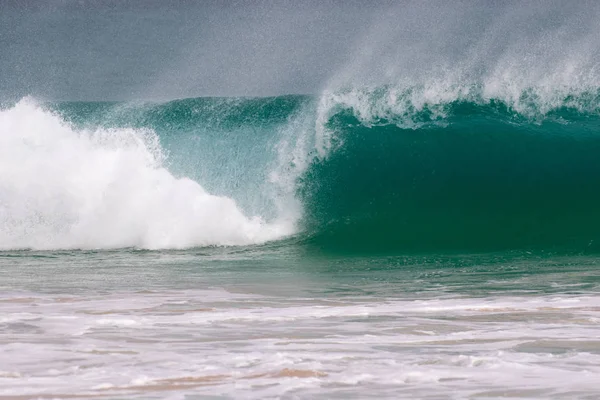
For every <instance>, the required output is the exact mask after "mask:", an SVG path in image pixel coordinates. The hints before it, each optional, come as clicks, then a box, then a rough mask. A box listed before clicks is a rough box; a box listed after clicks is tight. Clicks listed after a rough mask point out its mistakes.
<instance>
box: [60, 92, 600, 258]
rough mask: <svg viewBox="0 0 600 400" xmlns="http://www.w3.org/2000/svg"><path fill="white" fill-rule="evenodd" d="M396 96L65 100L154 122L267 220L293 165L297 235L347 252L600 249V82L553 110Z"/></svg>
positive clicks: (181, 157)
mask: <svg viewBox="0 0 600 400" xmlns="http://www.w3.org/2000/svg"><path fill="white" fill-rule="evenodd" d="M386 93H387V92H385V91H384V93H383V94H381V95H378V94H377V93H375V96H374V97H373V98H371V99H369V101H371V102H372V103H371V104H370V105H369V107H370V109H369V110H370V111H371V112H370V113H366V112H365V111H364V109H362V110H361V109H360V108H359V107H357V106H356V105H349V104H348V102H341V103H340V102H338V103H335V104H334V105H333V106H328V108H327V110H326V112H323V110H322V104H323V101H322V99H316V98H311V97H308V96H283V97H273V98H260V99H222V98H202V99H187V100H179V101H174V102H169V103H164V104H137V105H135V104H133V105H132V104H128V105H125V104H114V103H62V104H59V105H55V106H53V109H54V110H55V111H57V112H58V113H59V114H61V115H62V116H63V118H65V119H67V120H68V121H71V122H72V123H74V124H76V125H77V126H80V127H85V126H89V125H102V126H103V127H135V128H147V129H152V130H154V131H155V132H156V133H157V134H158V135H159V138H160V141H161V144H162V147H163V148H164V149H165V150H166V151H167V153H168V160H169V161H168V167H169V170H170V171H171V172H172V173H174V174H175V175H178V176H187V177H190V178H192V179H194V180H196V181H198V182H200V183H201V184H202V186H203V187H204V188H206V189H207V190H208V191H209V192H211V193H214V194H218V195H223V196H229V197H231V198H233V199H234V200H235V201H236V202H237V203H238V204H239V205H240V206H241V207H242V209H243V210H244V211H245V212H247V213H249V214H252V215H255V214H258V215H261V216H263V217H264V218H265V219H267V220H269V219H273V218H276V217H277V214H278V213H279V212H281V204H279V205H278V204H275V203H276V199H277V191H278V190H279V189H277V188H275V189H274V183H273V173H274V171H275V172H277V173H279V174H280V175H281V174H282V173H287V174H288V179H291V180H292V184H293V188H292V190H291V192H292V194H293V196H294V198H295V199H296V200H297V201H298V202H299V203H300V204H301V207H302V213H301V216H300V220H299V221H298V223H297V225H298V229H297V232H298V233H297V235H296V239H295V240H292V241H287V242H286V243H293V244H294V245H298V244H303V245H305V246H308V247H309V248H313V249H320V250H325V251H342V252H370V251H377V252H412V251H417V252H421V251H452V250H456V251H463V250H464V251H491V250H501V249H510V248H521V249H529V248H535V249H540V248H541V249H560V248H568V249H575V250H581V251H584V250H585V251H590V250H594V249H597V243H599V242H600V237H599V236H600V235H599V233H600V228H599V227H600V211H599V207H598V204H600V188H599V187H598V182H600V163H599V162H598V155H599V154H600V129H599V128H600V116H599V115H598V113H597V111H596V108H597V107H596V105H597V104H598V102H597V95H595V94H594V92H586V93H583V94H582V93H580V94H579V95H577V96H571V95H569V96H564V97H563V98H561V99H560V101H559V102H558V103H557V104H558V105H557V106H556V105H555V106H554V107H550V108H548V109H545V110H544V109H542V108H543V107H540V106H539V105H538V103H539V102H537V99H536V97H535V96H534V95H532V94H531V93H524V94H522V96H521V98H520V103H519V104H520V107H521V108H520V110H516V109H515V107H514V104H510V103H508V102H506V101H500V100H493V99H492V100H489V101H482V100H481V99H478V98H466V99H455V100H452V101H449V102H445V103H443V104H435V105H425V106H422V107H420V108H415V107H414V105H411V104H409V107H403V108H402V110H401V111H398V110H397V109H383V110H384V111H383V112H381V110H382V107H380V105H379V106H378V105H377V104H376V102H377V101H380V99H381V98H385V94H386ZM409 95H410V93H409ZM396 104H398V102H397V103H396ZM320 107H321V109H320ZM536 107H537V108H536ZM373 110H378V111H380V112H379V114H377V113H374V112H372V111H373ZM523 110H525V111H523ZM323 116H325V118H324V119H323ZM299 120H301V121H302V122H301V123H299V122H298V121H299ZM290 127H291V128H290ZM324 132H325V133H324ZM325 134H326V135H327V137H328V139H327V140H328V144H327V146H325V147H326V151H325V152H323V146H321V148H319V143H322V142H323V136H324V135H325ZM300 142H301V143H302V146H299V145H298V143H300ZM282 143H283V144H284V145H282ZM282 152H283V153H285V154H283V155H282ZM292 153H298V154H300V155H298V154H295V155H294V156H292V155H293V154H292ZM290 170H294V171H295V172H294V173H291V172H290ZM275 186H276V185H275ZM284 207H285V206H284Z"/></svg>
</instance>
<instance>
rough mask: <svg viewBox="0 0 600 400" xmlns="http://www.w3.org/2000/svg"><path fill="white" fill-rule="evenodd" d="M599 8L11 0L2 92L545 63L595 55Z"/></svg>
mask: <svg viewBox="0 0 600 400" xmlns="http://www.w3.org/2000/svg"><path fill="white" fill-rule="evenodd" d="M598 9H599V7H598V6H597V4H596V3H595V2H587V1H583V0H580V1H573V2H571V1H550V0H549V1H533V0H532V1H528V2H516V1H493V0H490V1H453V2H446V1H427V0H423V1H408V0H406V1H391V0H389V1H384V0H380V1H372V0H365V1H356V0H352V1H349V0H346V1H342V0H323V1H317V0H314V1H300V0H298V1H266V0H265V1H258V0H255V1H226V0H221V1H217V0H214V1H208V0H206V1H200V0H199V1H191V0H179V1H174V0H170V1H169V0H129V1H126V0H44V1H43V0H40V1H34V0H1V1H0V100H2V99H7V98H8V99H15V98H20V97H22V96H24V95H32V96H34V97H38V98H42V99H60V100H106V99H121V100H130V99H172V98H181V97H194V96H214V95H217V96H232V95H246V96H264V95H276V94H287V93H317V92H319V91H320V90H321V89H322V88H323V87H324V86H326V85H329V84H331V82H335V81H336V80H338V81H339V80H340V79H341V80H344V79H345V80H351V79H359V78H360V79H363V80H368V79H381V77H385V78H386V79H391V78H393V77H401V76H404V77H406V78H409V79H411V78H414V79H417V78H416V77H417V76H419V74H426V73H432V72H431V71H432V68H433V67H435V66H437V67H438V72H439V70H442V69H444V68H445V69H446V70H447V69H448V66H452V65H456V64H457V63H463V64H464V63H465V61H464V60H469V62H468V65H467V67H465V70H466V71H467V72H468V73H469V74H473V73H474V71H475V72H476V71H482V70H487V69H490V68H491V67H492V64H495V65H504V64H501V63H500V64H499V61H500V60H501V59H502V58H504V60H506V59H508V58H510V57H512V58H513V59H516V58H518V57H522V58H523V59H527V58H528V57H533V58H534V59H535V60H537V61H536V62H537V63H538V64H539V65H545V64H548V63H549V62H551V61H552V60H556V59H557V57H558V58H560V57H561V56H562V55H564V54H567V53H569V52H571V53H573V54H576V53H577V52H578V51H579V50H577V49H576V51H573V50H572V48H573V46H579V47H581V51H582V52H583V51H585V52H587V54H588V55H587V57H588V59H587V61H586V62H587V63H588V64H590V63H592V62H594V60H595V57H596V56H597V54H598V47H599V45H598V44H597V43H600V40H599V38H600V35H598V31H599V28H598V22H597V21H598V20H599V19H598V17H599V16H600V13H599V12H598ZM515 57H516V58H515ZM569 57H570V58H569V59H568V60H571V59H572V58H573V57H572V55H569ZM590 57H591V58H590ZM563 58H564V57H563ZM511 60H512V59H511ZM565 60H566V58H565ZM538 61H539V62H538ZM580 64H581V63H580ZM588 64H581V65H583V66H585V67H586V68H587V65H588ZM590 65H591V64H590ZM537 67H538V66H535V65H534V66H533V67H532V68H529V70H531V71H534V72H536V73H537V70H536V68H537ZM540 71H542V70H540ZM542 72H543V71H542Z"/></svg>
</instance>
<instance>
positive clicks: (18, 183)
mask: <svg viewBox="0 0 600 400" xmlns="http://www.w3.org/2000/svg"><path fill="white" fill-rule="evenodd" d="M164 158H165V157H164V154H163V151H162V150H161V147H160V144H159V140H158V137H157V136H156V134H155V133H154V132H153V131H151V130H137V129H101V128H99V129H95V130H78V129H75V128H74V127H73V126H72V125H70V124H69V123H67V122H65V121H63V120H62V119H61V118H60V117H59V116H57V115H54V114H53V113H51V112H49V111H46V110H44V109H43V108H42V107H41V106H40V105H38V104H36V102H35V101H34V100H32V99H23V100H21V101H20V102H19V103H17V104H16V105H15V106H14V107H12V108H9V109H5V110H2V111H0V250H2V249H58V248H61V249H73V248H81V249H94V248H123V247H137V248H147V249H157V248H185V247H194V246H213V245H249V244H257V243H264V242H266V241H269V240H274V239H278V238H281V237H283V236H285V235H289V234H291V233H293V231H294V226H293V221H291V220H290V219H286V220H285V221H281V222H280V221H276V222H273V223H267V222H266V221H264V220H263V219H262V218H261V217H260V216H252V217H248V216H246V215H244V213H243V212H242V211H241V209H240V208H239V207H238V206H237V205H236V203H235V201H234V200H233V199H231V198H228V197H224V196H215V195H211V194H210V193H207V192H206V191H205V190H204V189H203V188H202V186H201V185H200V184H198V183H197V182H194V181H192V180H190V179H187V178H176V177H175V176H173V175H172V174H171V173H170V172H169V171H168V170H167V169H165V167H164V166H163V161H164Z"/></svg>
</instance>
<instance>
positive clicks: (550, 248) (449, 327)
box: [0, 81, 600, 400]
mask: <svg viewBox="0 0 600 400" xmlns="http://www.w3.org/2000/svg"><path fill="white" fill-rule="evenodd" d="M507 88H508V86H507V83H506V82H500V83H498V82H483V81H481V82H472V83H468V84H467V83H462V84H454V83H453V84H449V85H446V86H444V85H441V84H422V85H417V84H410V85H400V84H398V85H375V86H367V85H362V86H359V85H356V86H348V87H344V88H340V89H336V90H331V91H324V92H323V93H321V94H320V95H318V96H317V95H315V96H305V95H288V96H279V97H261V98H251V97H239V98H231V97H229V98H207V97H204V98H192V99H180V100H173V101H168V102H52V101H42V100H38V99H34V98H31V97H27V98H23V99H21V100H19V101H17V102H7V103H4V104H2V107H1V109H0V274H1V277H0V399H5V400H8V399H10V400H29V399H31V400H33V399H67V398H68V399H86V398H98V399H123V398H128V399H130V398H139V399H209V398H210V399H221V398H222V399H229V398H250V399H269V398H284V399H296V398H322V399H330V398H339V399H347V398H356V399H359V398H360V399H363V398H390V399H392V398H422V399H445V398H456V399H459V398H460V399H463V398H473V399H475V398H477V399H479V398H481V399H483V398H486V399H487V398H519V399H524V398H544V399H547V398H555V399H572V398H580V399H596V398H598V397H599V396H600V383H599V382H600V269H599V267H598V264H599V263H600V258H599V257H598V255H599V254H600V207H598V205H599V204H600V185H599V182H600V162H599V160H600V158H599V155H600V129H599V128H600V91H599V89H597V86H596V87H594V86H590V85H587V84H586V85H583V84H582V85H575V84H572V85H558V84H557V85H555V86H554V87H551V88H549V87H548V86H539V85H538V86H536V85H532V86H522V87H518V88H517V89H518V90H517V89H515V88H514V87H511V88H510V90H508V89H507Z"/></svg>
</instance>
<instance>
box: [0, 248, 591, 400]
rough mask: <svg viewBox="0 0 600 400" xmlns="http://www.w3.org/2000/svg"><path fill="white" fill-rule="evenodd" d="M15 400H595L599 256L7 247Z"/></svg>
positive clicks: (2, 381) (10, 380) (6, 340)
mask: <svg viewBox="0 0 600 400" xmlns="http://www.w3.org/2000/svg"><path fill="white" fill-rule="evenodd" d="M0 268H1V269H2V271H3V275H2V281H1V285H2V286H1V287H0V293H1V295H0V316H1V317H0V353H1V354H2V355H3V356H2V362H1V363H0V398H6V399H38V398H87V397H94V398H107V399H116V398H124V397H126V398H144V399H146V398H161V399H162V398H169V399H193V398H240V397H243V398H257V399H258V398H261V399H262V398H297V397H301V398H374V397H380V398H432V399H434V398H449V397H450V398H500V397H512V398H590V399H591V398H595V397H597V395H598V393H599V389H598V383H597V382H598V381H599V378H600V340H599V339H598V332H600V296H599V295H598V289H599V286H600V272H598V271H597V260H596V258H595V257H591V256H573V255H566V256H565V255H562V256H559V255H553V254H543V253H540V254H529V253H503V254H500V253H494V254H487V255H449V256H448V255H446V256H434V255H426V256H410V257H409V256H406V257H398V256H377V257H358V256H357V257H334V256H314V255H313V256H306V255H302V254H298V253H295V252H291V251H290V250H289V249H286V248H285V247H284V248H278V247H274V248H263V249H262V250H261V251H258V250H257V249H256V248H254V249H245V250H244V249H242V250H235V251H233V250H231V249H230V250H227V249H208V250H206V249H200V250H188V251H168V252H148V251H134V250H122V251H112V252H79V251H74V252H4V253H1V254H0Z"/></svg>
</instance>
